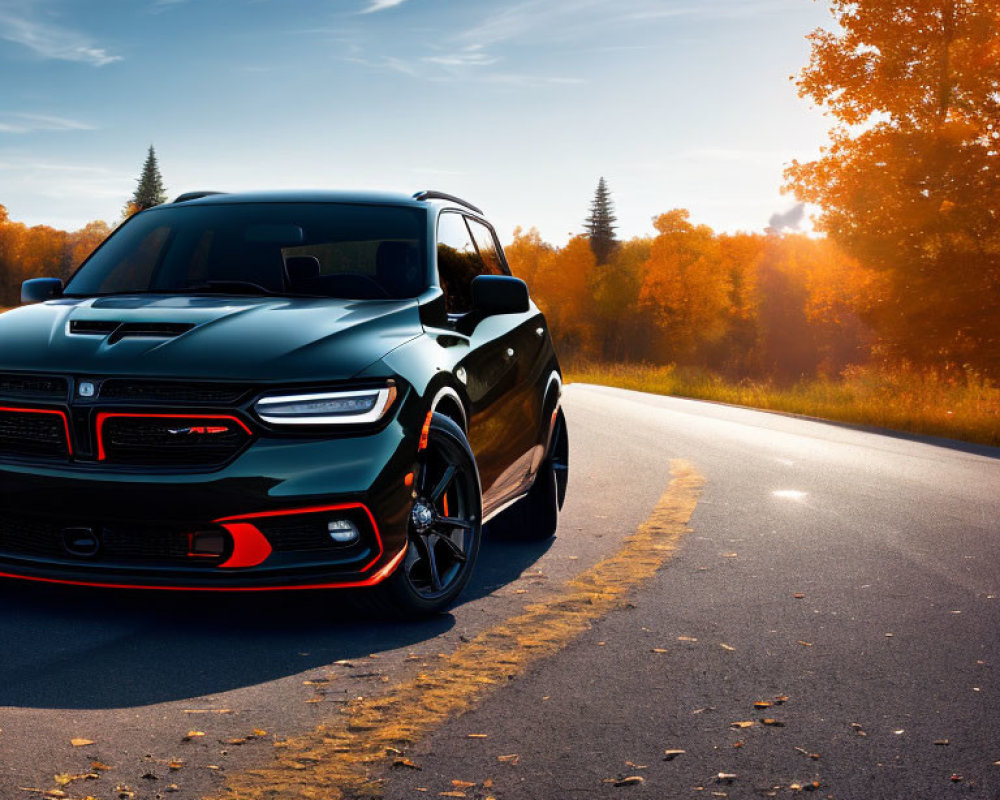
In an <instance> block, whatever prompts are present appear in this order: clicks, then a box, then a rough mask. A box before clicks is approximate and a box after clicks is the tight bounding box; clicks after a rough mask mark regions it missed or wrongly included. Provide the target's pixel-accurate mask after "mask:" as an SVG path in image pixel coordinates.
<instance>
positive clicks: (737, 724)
mask: <svg viewBox="0 0 1000 800" xmlns="http://www.w3.org/2000/svg"><path fill="white" fill-rule="evenodd" d="M753 725H754V722H753V720H752V719H748V720H746V721H744V722H730V723H729V727H731V728H752V727H753Z"/></svg>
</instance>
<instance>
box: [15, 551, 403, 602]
mask: <svg viewBox="0 0 1000 800" xmlns="http://www.w3.org/2000/svg"><path fill="white" fill-rule="evenodd" d="M405 555H406V545H403V549H402V550H400V551H399V552H398V553H396V555H394V556H393V557H392V559H391V560H390V561H389V562H388V563H387V564H386V565H385V566H384V567H382V569H380V570H379V571H378V572H376V573H374V574H372V575H370V576H369V577H367V578H365V579H364V580H361V581H353V582H342V583H310V584H292V585H289V586H143V585H141V584H131V583H102V582H98V581H73V580H66V579H63V578H42V577H39V576H37V575H16V574H14V573H11V572H0V578H16V579H17V580H22V581H35V582H38V583H58V584H62V585H64V586H90V587H95V588H100V589H149V590H151V591H164V592H289V591H296V590H300V591H301V590H306V589H354V588H361V587H365V586H375V585H376V584H379V583H381V582H382V581H384V580H385V579H386V578H388V577H389V576H390V575H392V573H393V572H395V571H396V568H397V567H399V565H400V563H401V562H402V561H403V556H405Z"/></svg>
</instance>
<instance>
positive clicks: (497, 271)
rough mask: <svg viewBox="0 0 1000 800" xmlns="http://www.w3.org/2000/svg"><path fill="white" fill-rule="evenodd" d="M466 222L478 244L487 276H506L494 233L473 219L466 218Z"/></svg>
mask: <svg viewBox="0 0 1000 800" xmlns="http://www.w3.org/2000/svg"><path fill="white" fill-rule="evenodd" d="M465 221H466V222H467V223H468V224H469V230H470V231H471V232H472V238H473V239H474V240H475V242H476V247H477V248H478V250H479V256H480V258H482V260H483V264H484V265H485V267H486V272H485V274H486V275H506V274H507V273H506V272H504V271H503V266H502V262H501V260H500V254H499V253H498V252H497V240H496V239H495V238H494V237H493V231H491V230H490V229H489V228H487V227H486V226H485V225H483V223H481V222H480V221H479V220H477V219H472V217H466V218H465Z"/></svg>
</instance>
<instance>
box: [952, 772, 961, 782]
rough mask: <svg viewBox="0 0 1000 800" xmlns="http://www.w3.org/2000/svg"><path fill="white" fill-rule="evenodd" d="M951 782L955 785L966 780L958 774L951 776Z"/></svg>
mask: <svg viewBox="0 0 1000 800" xmlns="http://www.w3.org/2000/svg"><path fill="white" fill-rule="evenodd" d="M951 780H952V781H953V782H954V783H960V782H961V781H962V780H964V779H963V778H962V776H961V775H958V774H957V773H956V774H953V775H952V776H951Z"/></svg>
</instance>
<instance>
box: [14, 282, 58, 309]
mask: <svg viewBox="0 0 1000 800" xmlns="http://www.w3.org/2000/svg"><path fill="white" fill-rule="evenodd" d="M62 290H63V282H62V281H61V280H59V278H32V279H31V280H29V281H25V282H24V283H22V284H21V302H22V303H41V302H43V301H45V300H51V299H52V298H53V297H61V296H62Z"/></svg>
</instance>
